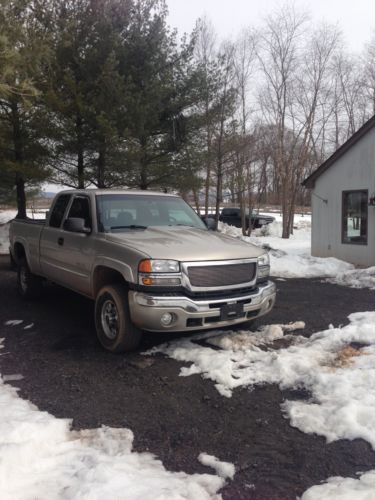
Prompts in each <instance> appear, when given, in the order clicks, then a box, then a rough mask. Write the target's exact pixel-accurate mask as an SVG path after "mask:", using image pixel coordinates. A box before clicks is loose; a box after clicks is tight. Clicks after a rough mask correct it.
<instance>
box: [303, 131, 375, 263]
mask: <svg viewBox="0 0 375 500" xmlns="http://www.w3.org/2000/svg"><path fill="white" fill-rule="evenodd" d="M360 189H367V190H368V193H369V197H371V196H373V195H374V193H375V129H374V128H373V129H371V130H370V131H369V132H368V133H367V134H366V135H365V136H364V137H362V138H361V139H360V140H359V141H358V142H357V143H356V144H354V145H353V146H352V147H351V149H349V150H348V151H347V152H346V153H345V154H344V155H343V156H341V157H340V158H339V159H338V160H337V161H336V162H335V163H334V164H333V165H331V166H330V168H329V169H328V170H326V171H325V172H324V173H323V174H322V175H321V176H320V177H319V178H318V179H317V180H316V182H315V187H314V189H313V192H312V242H311V252H312V255H314V256H316V257H336V258H338V259H342V260H345V261H347V262H351V263H353V264H356V265H359V266H374V265H375V207H373V206H369V207H368V237H367V245H356V244H347V243H344V244H343V243H342V242H341V228H342V193H343V191H353V190H360ZM321 198H323V199H324V200H327V203H325V202H324V201H322V199H321Z"/></svg>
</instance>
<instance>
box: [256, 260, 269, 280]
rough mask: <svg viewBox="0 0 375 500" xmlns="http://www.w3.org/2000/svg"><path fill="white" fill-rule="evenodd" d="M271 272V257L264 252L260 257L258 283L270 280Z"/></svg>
mask: <svg viewBox="0 0 375 500" xmlns="http://www.w3.org/2000/svg"><path fill="white" fill-rule="evenodd" d="M269 274H270V257H269V255H268V253H264V254H263V255H260V256H259V257H258V279H257V281H258V283H261V282H263V281H267V280H268V276H269Z"/></svg>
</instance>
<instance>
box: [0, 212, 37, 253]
mask: <svg viewBox="0 0 375 500" xmlns="http://www.w3.org/2000/svg"><path fill="white" fill-rule="evenodd" d="M26 213H27V216H28V217H30V219H45V217H46V210H44V209H43V210H40V211H38V212H35V211H33V210H27V211H26ZM16 215H17V210H0V255H7V254H9V227H10V221H11V220H13V219H14V218H15V216H16Z"/></svg>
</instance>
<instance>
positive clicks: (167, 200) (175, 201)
mask: <svg viewBox="0 0 375 500" xmlns="http://www.w3.org/2000/svg"><path fill="white" fill-rule="evenodd" d="M96 200H97V201H96V205H97V215H98V229H99V231H101V232H103V231H104V232H110V231H113V232H119V231H126V230H129V229H134V230H142V229H147V228H148V227H155V226H188V227H195V228H197V229H206V230H207V227H206V226H205V224H204V223H203V222H202V221H201V219H200V218H199V217H198V215H197V214H196V213H195V212H194V210H193V209H192V208H191V207H190V206H189V205H188V204H187V203H185V202H184V201H183V200H182V199H181V198H177V197H176V198H175V197H171V196H158V195H138V194H137V195H135V194H103V195H98V196H97V197H96Z"/></svg>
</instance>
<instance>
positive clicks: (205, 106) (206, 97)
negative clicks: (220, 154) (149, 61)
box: [195, 17, 217, 215]
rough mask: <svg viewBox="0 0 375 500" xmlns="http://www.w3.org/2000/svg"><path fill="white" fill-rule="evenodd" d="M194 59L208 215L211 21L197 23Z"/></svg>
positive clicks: (213, 55)
mask: <svg viewBox="0 0 375 500" xmlns="http://www.w3.org/2000/svg"><path fill="white" fill-rule="evenodd" d="M195 57H196V60H197V62H198V64H199V66H200V69H201V75H202V101H201V106H200V107H201V112H202V115H203V121H204V124H203V129H204V134H205V149H206V151H205V184H204V191H205V206H204V211H205V214H206V215H207V214H208V208H209V200H210V187H211V175H212V141H213V127H214V112H213V109H212V108H213V101H214V100H215V90H216V83H217V82H216V74H215V73H216V60H215V59H216V33H215V30H214V27H213V25H212V23H211V21H210V20H209V19H208V18H207V17H203V18H202V19H200V20H199V21H198V23H197V42H196V48H195Z"/></svg>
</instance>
